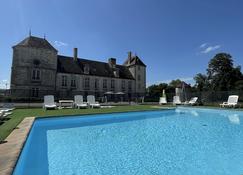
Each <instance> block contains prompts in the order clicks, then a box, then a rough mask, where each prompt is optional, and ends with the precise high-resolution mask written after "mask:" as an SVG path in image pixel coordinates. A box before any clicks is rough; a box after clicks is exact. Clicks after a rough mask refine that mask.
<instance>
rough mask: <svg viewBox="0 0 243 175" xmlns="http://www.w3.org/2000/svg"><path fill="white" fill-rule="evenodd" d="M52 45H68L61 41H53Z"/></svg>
mask: <svg viewBox="0 0 243 175" xmlns="http://www.w3.org/2000/svg"><path fill="white" fill-rule="evenodd" d="M54 45H55V46H56V47H62V46H68V44H67V43H64V42H62V41H54Z"/></svg>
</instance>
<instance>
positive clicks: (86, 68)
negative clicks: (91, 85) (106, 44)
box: [84, 64, 89, 74]
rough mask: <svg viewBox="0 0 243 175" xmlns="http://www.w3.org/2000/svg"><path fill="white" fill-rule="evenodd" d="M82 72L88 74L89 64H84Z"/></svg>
mask: <svg viewBox="0 0 243 175" xmlns="http://www.w3.org/2000/svg"><path fill="white" fill-rule="evenodd" d="M84 74H89V65H88V64H85V65H84Z"/></svg>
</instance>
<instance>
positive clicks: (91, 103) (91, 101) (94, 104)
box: [87, 95, 100, 108]
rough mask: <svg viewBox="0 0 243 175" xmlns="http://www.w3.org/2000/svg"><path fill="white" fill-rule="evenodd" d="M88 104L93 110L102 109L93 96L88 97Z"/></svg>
mask: <svg viewBox="0 0 243 175" xmlns="http://www.w3.org/2000/svg"><path fill="white" fill-rule="evenodd" d="M87 102H88V104H89V106H91V107H92V108H100V104H99V103H98V102H96V101H95V97H94V96H93V95H88V96H87Z"/></svg>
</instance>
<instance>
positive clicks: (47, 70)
mask: <svg viewBox="0 0 243 175" xmlns="http://www.w3.org/2000/svg"><path fill="white" fill-rule="evenodd" d="M56 72H57V50H56V49H55V48H54V47H53V46H52V45H51V44H50V43H49V42H48V41H47V40H46V39H43V38H38V37H33V36H29V37H27V38H26V39H24V40H23V41H21V42H20V43H18V44H17V45H15V46H13V62H12V73H11V85H10V86H11V93H12V95H13V96H16V97H40V96H42V95H43V94H48V93H50V94H51V93H53V91H55V82H56Z"/></svg>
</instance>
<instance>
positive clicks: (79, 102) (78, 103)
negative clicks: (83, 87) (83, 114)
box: [74, 95, 88, 109]
mask: <svg viewBox="0 0 243 175" xmlns="http://www.w3.org/2000/svg"><path fill="white" fill-rule="evenodd" d="M74 106H75V107H77V108H78V109H80V108H87V107H88V105H87V103H84V101H83V96H82V95H75V96H74Z"/></svg>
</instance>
